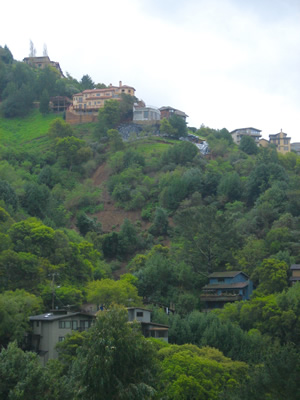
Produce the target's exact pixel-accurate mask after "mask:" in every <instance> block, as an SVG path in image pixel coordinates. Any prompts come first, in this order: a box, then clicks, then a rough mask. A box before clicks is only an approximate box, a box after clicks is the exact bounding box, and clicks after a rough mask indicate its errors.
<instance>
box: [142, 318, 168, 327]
mask: <svg viewBox="0 0 300 400" xmlns="http://www.w3.org/2000/svg"><path fill="white" fill-rule="evenodd" d="M135 322H140V323H141V324H142V325H148V326H151V327H153V329H160V328H162V329H169V326H168V325H164V324H157V323H155V322H144V321H137V320H135Z"/></svg>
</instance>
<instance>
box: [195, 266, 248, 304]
mask: <svg viewBox="0 0 300 400" xmlns="http://www.w3.org/2000/svg"><path fill="white" fill-rule="evenodd" d="M208 279H209V283H208V284H207V285H205V286H204V287H203V288H202V294H201V295H200V298H201V300H202V301H203V302H204V305H205V309H206V310H210V309H214V308H222V307H223V306H224V304H226V303H232V302H234V301H241V300H249V298H250V296H251V294H252V292H253V283H252V281H250V280H249V277H248V275H246V274H245V273H244V272H242V271H225V272H214V273H212V274H210V275H209V276H208Z"/></svg>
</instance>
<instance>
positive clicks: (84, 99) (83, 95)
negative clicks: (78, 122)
mask: <svg viewBox="0 0 300 400" xmlns="http://www.w3.org/2000/svg"><path fill="white" fill-rule="evenodd" d="M122 94H128V95H130V96H134V94H135V89H134V88H133V87H132V86H127V85H122V81H120V82H119V86H113V85H112V84H110V85H109V86H108V87H107V88H105V89H88V90H84V91H83V92H80V93H76V94H74V95H73V110H74V111H76V112H98V111H99V109H100V108H102V107H104V104H105V102H106V101H107V100H118V101H120V100H121V95H122Z"/></svg>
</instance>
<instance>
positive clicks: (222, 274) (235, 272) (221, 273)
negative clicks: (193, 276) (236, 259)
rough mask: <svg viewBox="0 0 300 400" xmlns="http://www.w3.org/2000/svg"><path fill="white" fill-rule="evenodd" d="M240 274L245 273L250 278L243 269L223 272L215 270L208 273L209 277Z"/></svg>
mask: <svg viewBox="0 0 300 400" xmlns="http://www.w3.org/2000/svg"><path fill="white" fill-rule="evenodd" d="M239 274H243V275H245V276H246V277H247V278H248V275H247V274H245V272H243V271H222V272H213V273H212V274H210V275H208V277H209V278H234V277H236V276H237V275H239Z"/></svg>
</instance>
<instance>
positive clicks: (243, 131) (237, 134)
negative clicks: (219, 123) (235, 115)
mask: <svg viewBox="0 0 300 400" xmlns="http://www.w3.org/2000/svg"><path fill="white" fill-rule="evenodd" d="M260 132H261V130H259V129H255V128H240V129H235V130H234V131H232V132H230V133H231V136H232V139H233V141H234V143H236V144H237V145H239V144H240V141H241V139H242V137H243V136H250V137H252V138H253V139H254V141H255V143H256V144H257V146H259V139H260V137H261V134H260Z"/></svg>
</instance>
